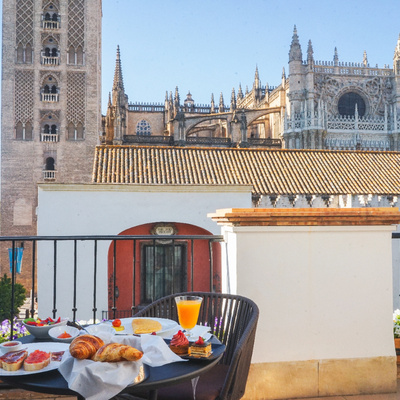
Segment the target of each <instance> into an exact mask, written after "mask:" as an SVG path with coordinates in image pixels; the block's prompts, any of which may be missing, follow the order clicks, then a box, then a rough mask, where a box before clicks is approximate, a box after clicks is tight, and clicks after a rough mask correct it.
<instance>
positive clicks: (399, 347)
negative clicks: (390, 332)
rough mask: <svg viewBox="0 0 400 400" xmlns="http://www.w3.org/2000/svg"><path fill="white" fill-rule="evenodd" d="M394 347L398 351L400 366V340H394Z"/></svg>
mask: <svg viewBox="0 0 400 400" xmlns="http://www.w3.org/2000/svg"><path fill="white" fill-rule="evenodd" d="M394 347H395V349H396V356H397V364H400V338H394Z"/></svg>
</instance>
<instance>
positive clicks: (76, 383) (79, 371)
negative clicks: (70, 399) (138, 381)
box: [58, 335, 185, 400]
mask: <svg viewBox="0 0 400 400" xmlns="http://www.w3.org/2000/svg"><path fill="white" fill-rule="evenodd" d="M111 342H116V343H123V344H128V345H130V346H133V347H136V348H137V349H138V350H141V351H143V353H144V354H143V357H142V359H141V360H140V361H137V362H131V361H122V362H118V363H107V362H95V361H91V360H78V359H76V358H73V357H72V356H71V354H70V353H69V351H66V352H65V353H64V356H63V359H62V362H61V364H60V366H59V368H58V369H59V371H60V373H61V375H62V376H63V377H64V379H65V380H66V381H67V382H68V387H69V388H70V389H72V390H74V391H75V392H78V393H79V394H80V395H82V396H83V397H84V398H85V399H86V400H108V399H110V398H111V397H113V396H115V395H116V394H118V393H119V392H120V391H121V390H123V389H124V388H125V387H126V386H128V385H130V384H133V383H134V380H135V378H136V377H137V376H138V374H139V372H140V367H142V366H143V363H144V364H148V365H150V366H152V367H158V366H161V365H165V364H169V363H172V362H176V361H185V360H183V359H182V358H180V357H179V356H177V355H176V354H175V353H173V352H172V351H171V350H170V349H169V348H168V346H167V345H166V343H165V342H164V340H163V338H161V337H159V336H153V335H144V336H142V337H136V336H121V335H119V336H117V335H114V336H113V337H112V339H111Z"/></svg>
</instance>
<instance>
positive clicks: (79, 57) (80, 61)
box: [76, 46, 83, 65]
mask: <svg viewBox="0 0 400 400" xmlns="http://www.w3.org/2000/svg"><path fill="white" fill-rule="evenodd" d="M76 63H77V64H78V65H83V50H82V47H81V46H78V48H77V50H76Z"/></svg>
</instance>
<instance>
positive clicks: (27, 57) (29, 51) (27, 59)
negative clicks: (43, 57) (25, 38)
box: [25, 43, 32, 64]
mask: <svg viewBox="0 0 400 400" xmlns="http://www.w3.org/2000/svg"><path fill="white" fill-rule="evenodd" d="M25 63H27V64H32V46H31V45H30V44H29V43H28V44H27V45H26V46H25Z"/></svg>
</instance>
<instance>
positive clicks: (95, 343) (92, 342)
mask: <svg viewBox="0 0 400 400" xmlns="http://www.w3.org/2000/svg"><path fill="white" fill-rule="evenodd" d="M101 346H104V342H103V341H102V340H101V339H100V338H99V337H97V336H93V335H80V336H77V337H76V338H75V339H74V340H73V341H72V342H71V344H70V345H69V352H70V353H71V356H72V357H75V358H78V359H79V360H84V359H88V358H89V359H90V358H92V357H93V356H94V355H95V354H96V351H97V350H98V349H100V347H101Z"/></svg>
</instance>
